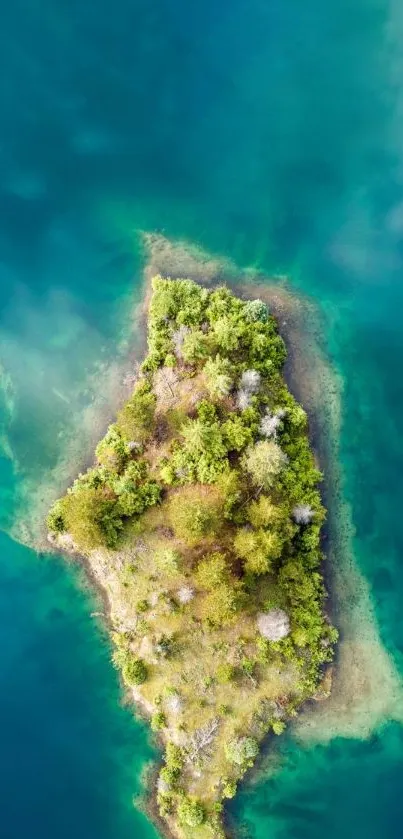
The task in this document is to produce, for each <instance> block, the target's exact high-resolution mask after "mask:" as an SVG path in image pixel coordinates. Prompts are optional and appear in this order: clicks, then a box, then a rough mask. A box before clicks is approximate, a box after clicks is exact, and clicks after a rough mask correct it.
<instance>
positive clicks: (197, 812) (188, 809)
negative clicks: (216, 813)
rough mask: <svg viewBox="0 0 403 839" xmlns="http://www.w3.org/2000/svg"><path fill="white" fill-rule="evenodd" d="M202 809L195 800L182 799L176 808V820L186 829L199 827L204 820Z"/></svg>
mask: <svg viewBox="0 0 403 839" xmlns="http://www.w3.org/2000/svg"><path fill="white" fill-rule="evenodd" d="M205 817H206V815H205V812H204V808H203V807H202V805H201V804H200V801H198V800H197V799H196V798H187V797H184V798H183V799H182V801H181V802H180V804H179V806H178V818H179V821H180V822H181V824H185V825H187V827H199V825H201V824H203V822H204V820H205Z"/></svg>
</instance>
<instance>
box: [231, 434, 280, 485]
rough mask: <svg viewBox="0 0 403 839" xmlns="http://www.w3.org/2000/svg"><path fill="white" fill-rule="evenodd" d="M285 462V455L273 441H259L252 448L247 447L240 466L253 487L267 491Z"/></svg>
mask: <svg viewBox="0 0 403 839" xmlns="http://www.w3.org/2000/svg"><path fill="white" fill-rule="evenodd" d="M287 460H288V458H287V455H285V454H284V452H283V451H282V449H281V448H280V446H279V445H278V444H277V443H275V442H274V441H273V440H261V441H260V442H259V443H256V444H255V445H254V446H249V448H248V449H247V450H246V452H245V454H244V456H243V458H242V465H243V467H244V469H246V471H247V472H248V473H249V475H250V478H251V481H252V483H253V484H255V486H258V487H263V488H265V489H269V488H270V487H271V486H272V485H273V483H274V480H275V478H276V477H277V475H279V473H280V472H281V470H282V469H283V468H284V466H285V465H286V463H287Z"/></svg>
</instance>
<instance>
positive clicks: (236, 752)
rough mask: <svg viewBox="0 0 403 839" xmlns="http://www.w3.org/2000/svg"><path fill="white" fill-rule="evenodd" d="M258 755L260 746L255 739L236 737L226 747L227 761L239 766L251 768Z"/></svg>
mask: <svg viewBox="0 0 403 839" xmlns="http://www.w3.org/2000/svg"><path fill="white" fill-rule="evenodd" d="M258 753H259V746H258V743H257V741H256V740H255V739H254V737H235V738H234V739H233V740H230V741H229V743H227V745H226V747H225V754H226V757H227V760H229V761H230V763H236V764H237V766H245V765H246V766H251V765H252V762H253V760H254V759H255V757H257V755H258Z"/></svg>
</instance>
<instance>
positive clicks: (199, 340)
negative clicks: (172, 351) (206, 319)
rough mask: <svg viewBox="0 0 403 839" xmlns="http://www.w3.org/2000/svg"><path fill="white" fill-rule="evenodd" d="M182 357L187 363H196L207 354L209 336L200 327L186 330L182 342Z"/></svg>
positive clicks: (202, 359)
mask: <svg viewBox="0 0 403 839" xmlns="http://www.w3.org/2000/svg"><path fill="white" fill-rule="evenodd" d="M181 351H182V358H183V359H184V361H187V363H188V364H198V362H200V361H204V360H205V359H206V358H207V357H208V354H209V337H208V335H205V334H204V332H202V331H201V329H193V330H192V331H191V332H188V333H187V334H186V335H185V336H184V338H183V342H182V350H181Z"/></svg>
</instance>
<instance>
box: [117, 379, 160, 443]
mask: <svg viewBox="0 0 403 839" xmlns="http://www.w3.org/2000/svg"><path fill="white" fill-rule="evenodd" d="M155 405H156V397H155V395H154V393H152V391H151V388H150V385H149V383H148V382H147V381H142V382H140V383H139V384H138V385H137V387H136V388H135V390H134V393H133V395H132V396H131V398H130V399H129V401H128V402H126V405H125V406H124V407H123V408H122V410H121V411H119V413H118V418H117V425H118V427H119V429H120V431H121V432H122V434H123V436H124V438H125V439H126V440H129V441H135V442H140V443H143V442H145V441H146V440H148V439H149V438H150V437H151V435H152V433H153V431H154V424H155V421H154V416H155Z"/></svg>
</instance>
